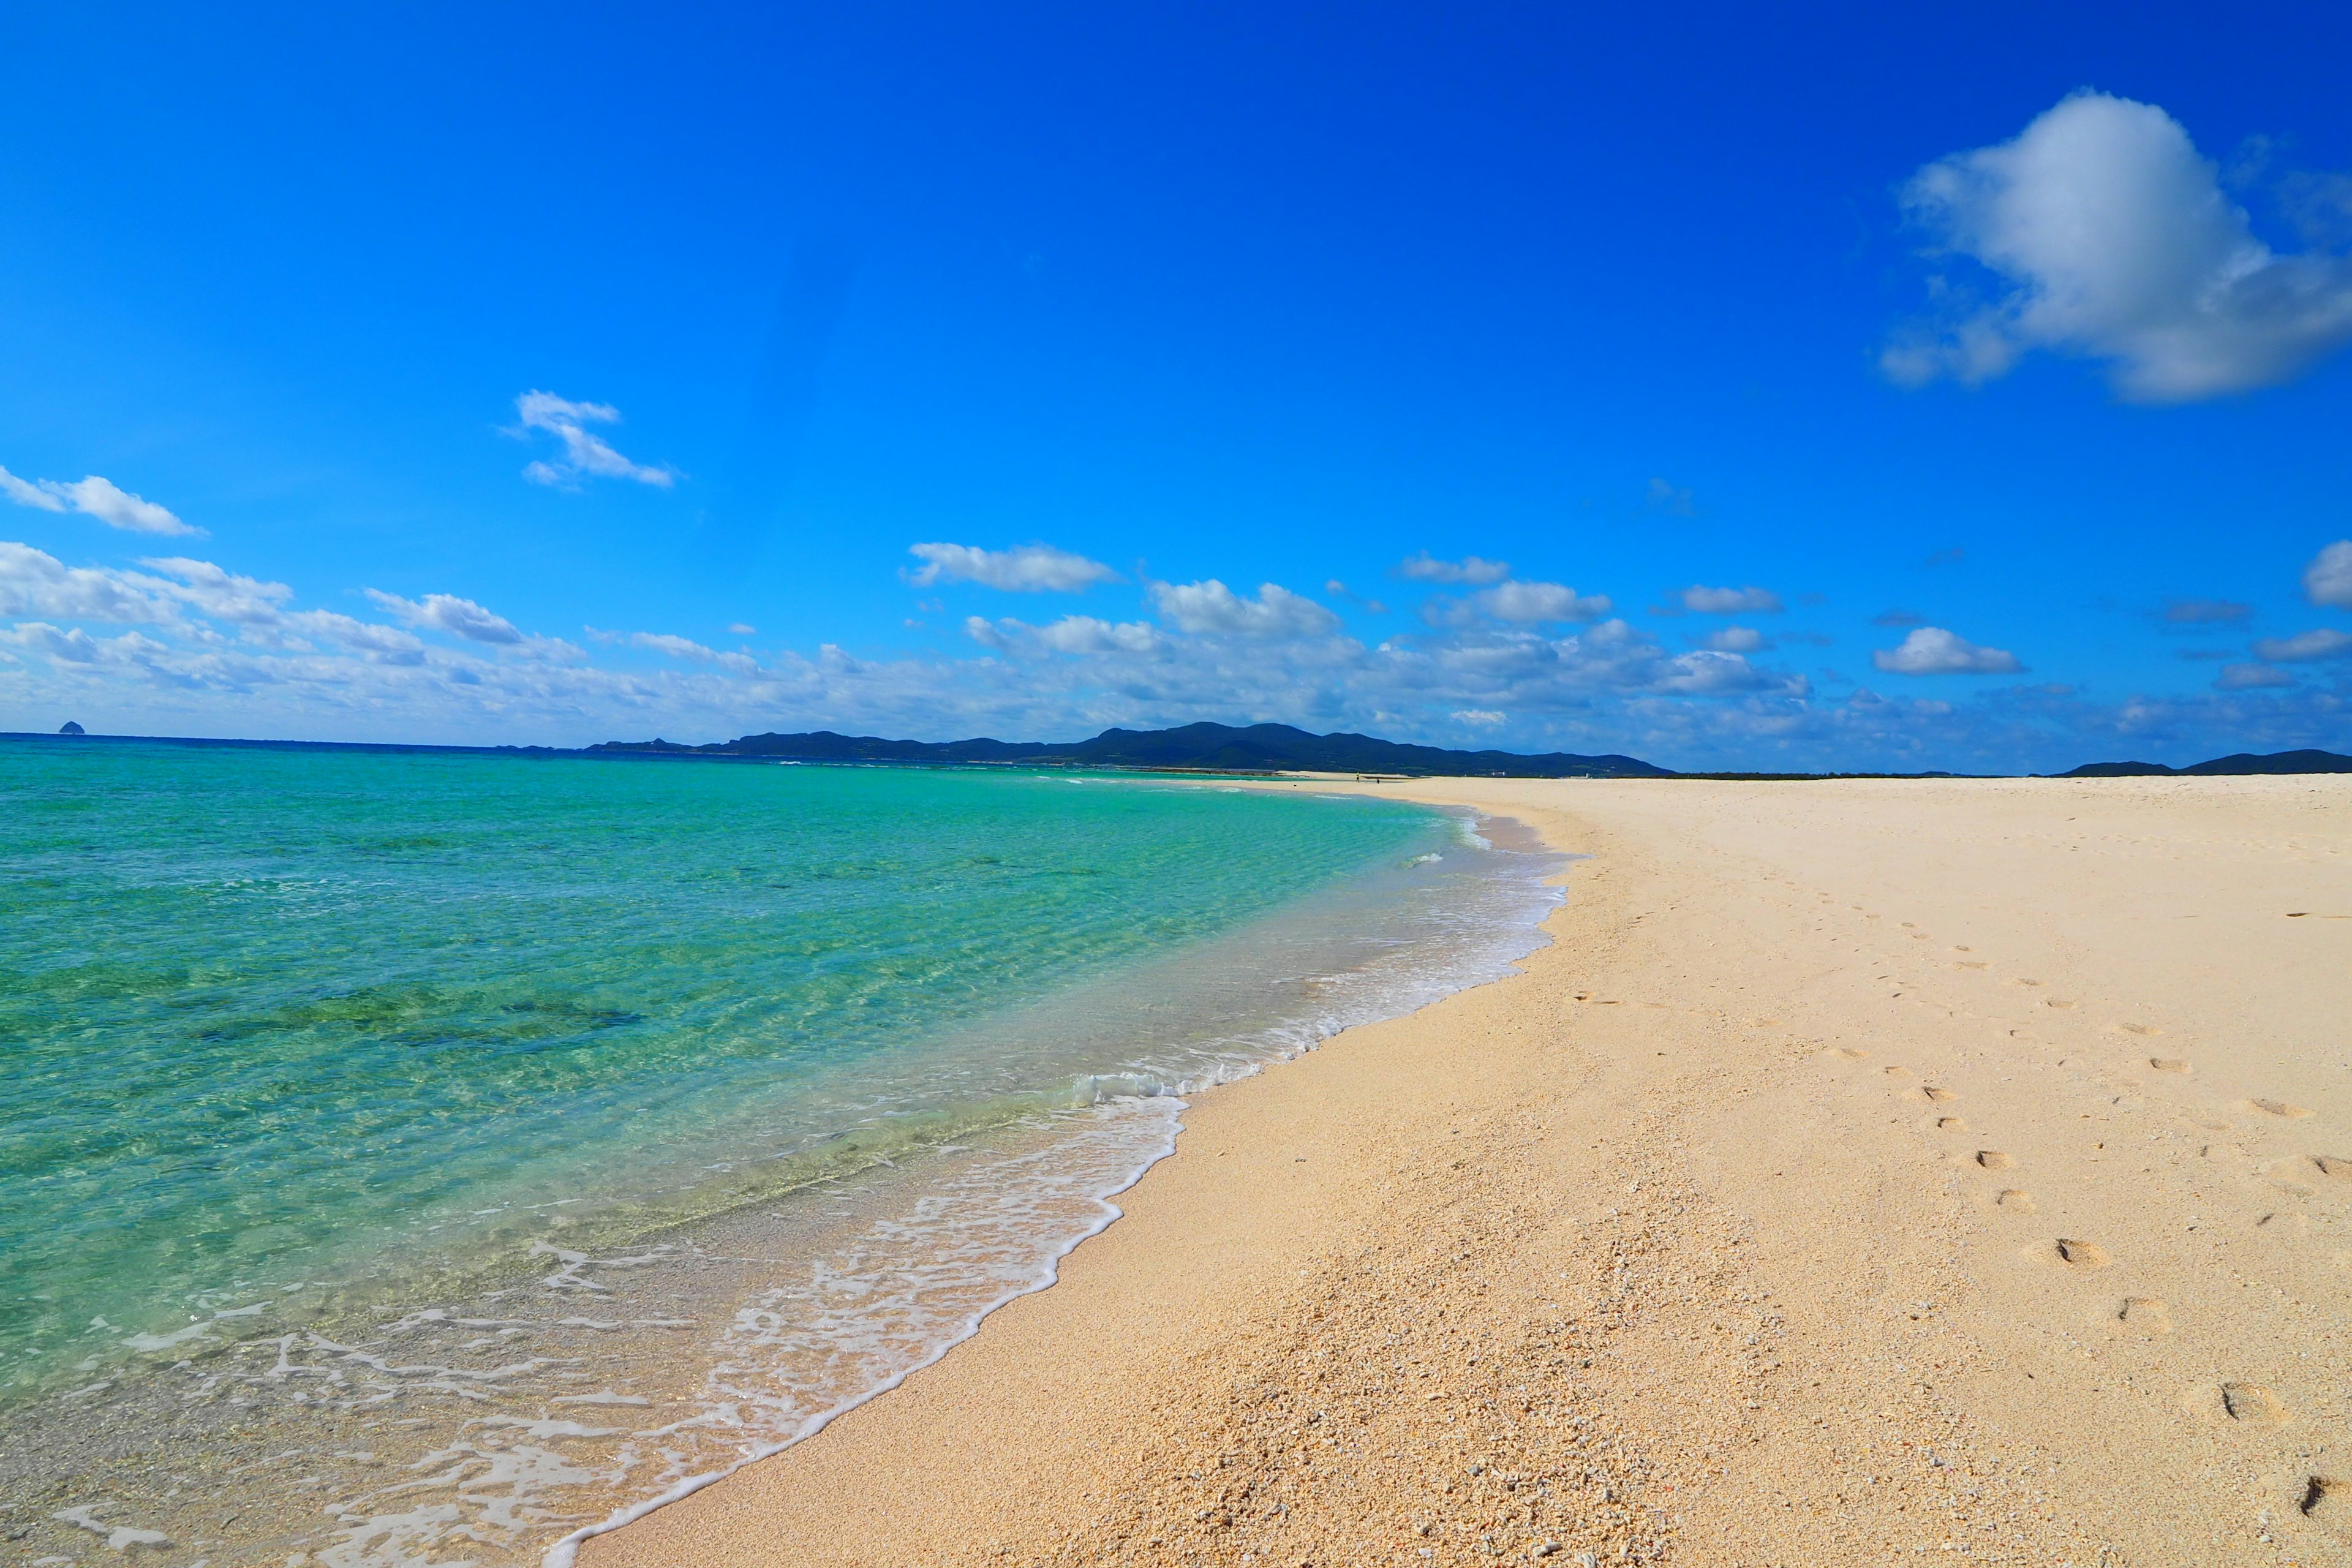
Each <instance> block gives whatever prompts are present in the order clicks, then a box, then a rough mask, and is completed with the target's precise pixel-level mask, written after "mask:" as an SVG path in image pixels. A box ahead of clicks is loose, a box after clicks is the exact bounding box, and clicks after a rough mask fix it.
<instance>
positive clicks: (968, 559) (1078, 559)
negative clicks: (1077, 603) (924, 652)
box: [906, 544, 1118, 594]
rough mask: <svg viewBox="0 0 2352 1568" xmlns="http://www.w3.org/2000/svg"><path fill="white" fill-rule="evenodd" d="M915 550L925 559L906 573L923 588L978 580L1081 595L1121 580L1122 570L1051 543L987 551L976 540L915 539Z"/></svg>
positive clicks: (1013, 589) (1022, 590)
mask: <svg viewBox="0 0 2352 1568" xmlns="http://www.w3.org/2000/svg"><path fill="white" fill-rule="evenodd" d="M907 552H908V554H909V555H913V556H917V557H919V559H920V560H921V561H922V563H923V564H922V565H920V566H918V567H916V568H915V569H914V570H913V571H911V572H909V573H908V574H906V576H907V581H908V582H909V583H912V584H914V585H915V586H916V587H918V588H928V587H930V586H931V585H932V584H935V583H940V582H948V583H977V584H980V585H981V586H982V587H983V588H1001V589H1003V590H1005V591H1006V592H1008V593H1014V594H1077V593H1083V592H1084V591H1085V590H1087V588H1090V587H1092V586H1094V584H1097V583H1108V582H1112V581H1115V580H1116V579H1117V578H1118V573H1116V572H1114V571H1112V570H1111V569H1110V568H1109V567H1108V566H1106V565H1104V564H1103V563H1101V562H1099V561H1089V560H1087V558H1086V557H1085V556H1083V555H1076V554H1073V553H1071V552H1069V551H1066V550H1056V549H1055V548H1054V547H1053V546H1052V545H1050V544H1023V545H1018V546H1016V547H1014V548H1013V549H1011V550H982V549H981V548H979V547H978V546H977V545H971V544H910V545H908V547H907Z"/></svg>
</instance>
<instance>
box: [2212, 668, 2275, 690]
mask: <svg viewBox="0 0 2352 1568" xmlns="http://www.w3.org/2000/svg"><path fill="white" fill-rule="evenodd" d="M2293 685H2294V676H2292V675H2289V674H2288V673H2287V672H2286V671H2285V670H2284V669H2280V668H2275V667H2273V666H2272V665H2267V664H2225V665H2223V666H2222V667H2221V674H2219V675H2217V676H2215V677H2214V678H2213V689H2214V690H2216V691H2252V690H2255V689H2260V688H2262V687H2265V686H2293Z"/></svg>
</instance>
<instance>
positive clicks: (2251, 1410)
mask: <svg viewBox="0 0 2352 1568" xmlns="http://www.w3.org/2000/svg"><path fill="white" fill-rule="evenodd" d="M2180 1403H2181V1405H2183V1406H2184V1407H2185V1408H2186V1409H2187V1410H2188V1411H2189V1414H2190V1415H2196V1416H2200V1417H2202V1418H2203V1419H2205V1420H2207V1421H2212V1422H2216V1423H2219V1424H2221V1425H2224V1426H2252V1427H2264V1426H2278V1425H2280V1424H2281V1423H2283V1422H2284V1421H2285V1420H2286V1417H2287V1408H2286V1405H2285V1404H2284V1402H2283V1401H2281V1400H2280V1398H2279V1396H2278V1395H2277V1394H2273V1393H2272V1392H2271V1391H2270V1390H2269V1389H2267V1388H2264V1387H2263V1385H2262V1384H2259V1383H2200V1384H2195V1385H2194V1386H2192V1387H2190V1388H2189V1389H2187V1390H2185V1391H2184V1392H2183V1393H2182V1394H2181V1395H2180Z"/></svg>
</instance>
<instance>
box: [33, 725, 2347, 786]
mask: <svg viewBox="0 0 2352 1568" xmlns="http://www.w3.org/2000/svg"><path fill="white" fill-rule="evenodd" d="M0 740H9V741H49V742H58V741H64V742H73V743H77V744H80V743H89V742H97V743H101V744H103V743H107V742H118V743H119V742H150V743H156V744H163V745H174V746H226V747H253V748H259V749H282V750H290V751H342V752H405V753H445V754H455V755H471V756H501V757H590V758H604V759H612V760H616V761H681V762H686V761H709V762H747V763H780V762H791V763H848V764H866V765H873V764H877V763H878V764H895V765H900V766H934V767H937V766H966V767H968V766H985V765H990V764H995V765H1005V764H1013V765H1019V766H1025V767H1061V768H1096V769H1104V770H1111V771H1128V772H1139V773H1352V774H1357V775H1360V776H1365V777H1395V778H1435V777H1452V778H1463V777H1468V778H1533V779H1566V778H1588V779H1644V778H1646V779H1753V780H1758V781H1769V780H1789V781H1799V780H1805V779H1832V778H1954V777H1963V776H1977V777H1987V778H2005V777H2054V778H2063V779H2097V778H2215V777H2235V776H2242V775H2254V774H2292V773H2352V756H2347V755H2345V754H2343V753H2341V752H2325V751H2319V750H2316V749H2312V748H2305V749H2304V750H2300V751H2291V752H2271V753H2269V754H2268V755H2257V754H2255V753H2253V752H2233V753H2232V754H2231V755H2229V756H2226V757H2215V758H2213V759H2212V760H2211V761H2210V762H2203V763H2194V764H2192V765H2190V766H2188V767H2181V768H2175V767H2170V766H2168V765H2166V764H2165V763H2143V762H2121V763H2084V764H2083V765H2082V766H2080V767H2078V768H2074V769H2072V770H2070V771H2068V772H2066V773H2055V774H2002V773H1988V774H1978V775H1962V774H1955V773H1948V772H1919V773H1878V772H1869V771H1855V772H1850V773H1766V772H1733V771H1727V772H1720V773H1678V772H1676V771H1675V770H1674V769H1672V768H1662V767H1660V766H1658V765H1657V764H1656V763H1645V762H1643V760H1642V759H1641V758H1639V757H1629V756H1625V755H1623V754H1622V753H1620V752H1602V753H1601V754H1599V755H1594V756H1586V755H1582V754H1580V753H1578V752H1541V753H1538V754H1533V755H1529V754H1524V753H1521V752H1503V751H1480V752H1464V751H1450V750H1447V749H1445V748H1444V747H1440V746H1415V745H1409V744H1406V743H1404V742H1397V741H1384V740H1381V739H1380V738H1379V737H1378V736H1375V735H1360V734H1354V733H1350V732H1347V731H1339V732H1335V733H1332V734H1328V735H1318V734H1314V733H1312V732H1310V731H1306V730H1301V729H1297V728H1296V727H1294V726H1292V725H1288V724H1251V725H1247V726H1235V725H1231V724H1211V723H1200V724H1186V725H1182V726H1181V727H1179V728H1176V729H1172V730H1119V729H1111V730H1105V731H1103V732H1102V733H1101V734H1099V735H1097V736H1094V737H1093V738H1092V739H1090V740H1085V741H1068V742H1054V741H997V740H992V739H989V738H987V737H985V736H980V737H975V738H973V739H971V740H968V741H937V742H934V741H893V740H886V739H884V738H882V737H880V736H877V735H843V734H838V733H836V732H835V731H831V730H812V731H803V732H800V733H794V734H778V733H774V732H772V731H771V732H768V733H763V734H758V735H743V736H740V737H738V738H737V739H735V740H732V741H720V742H713V743H711V744H708V745H699V746H693V745H686V744H683V743H681V742H676V741H665V740H660V739H658V738H656V739H655V740H651V741H605V742H599V743H598V744H596V745H593V746H585V747H577V748H574V747H564V746H447V745H433V744H427V743H418V742H385V741H271V740H235V739H224V738H216V737H209V736H198V735H93V734H89V733H87V732H86V731H83V729H82V727H81V726H80V725H79V724H71V723H69V724H68V725H67V726H66V728H65V729H64V730H63V731H59V732H49V731H0Z"/></svg>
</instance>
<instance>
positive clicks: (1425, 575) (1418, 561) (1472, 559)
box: [1397, 550, 1511, 585]
mask: <svg viewBox="0 0 2352 1568" xmlns="http://www.w3.org/2000/svg"><path fill="white" fill-rule="evenodd" d="M1510 574H1511V563H1509V562H1507V561H1482V560H1480V559H1479V558H1478V557H1477V556H1475V555H1465V556H1464V557H1463V558H1462V559H1461V560H1459V561H1440V560H1438V559H1437V558H1436V557H1434V556H1433V555H1432V554H1430V552H1428V551H1426V550H1421V551H1416V552H1413V553H1412V554H1411V555H1408V556H1406V557H1405V558H1404V559H1403V560H1402V561H1400V562H1399V563H1397V575H1398V576H1400V577H1405V578H1409V579H1411V580H1412V581H1413V582H1415V583H1468V584H1474V585H1475V584H1486V583H1499V582H1501V581H1502V580H1503V579H1504V578H1506V577H1507V576H1509V575H1510Z"/></svg>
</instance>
